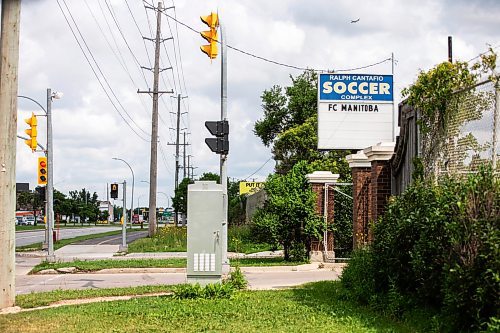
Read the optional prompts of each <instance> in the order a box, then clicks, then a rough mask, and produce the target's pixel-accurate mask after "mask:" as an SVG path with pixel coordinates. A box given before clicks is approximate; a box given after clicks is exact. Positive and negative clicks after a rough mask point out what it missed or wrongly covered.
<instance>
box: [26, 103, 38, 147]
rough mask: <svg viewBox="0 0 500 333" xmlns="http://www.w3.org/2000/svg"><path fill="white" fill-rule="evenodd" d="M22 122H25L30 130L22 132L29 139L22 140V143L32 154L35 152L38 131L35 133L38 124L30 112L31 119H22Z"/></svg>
mask: <svg viewBox="0 0 500 333" xmlns="http://www.w3.org/2000/svg"><path fill="white" fill-rule="evenodd" d="M24 121H25V122H26V124H28V125H30V128H28V129H26V130H24V133H26V134H28V135H29V139H28V140H24V142H25V143H26V144H27V145H28V147H30V148H31V150H32V151H33V152H34V151H35V150H36V146H37V141H36V136H37V135H38V131H37V125H38V122H37V119H36V116H35V114H34V113H33V112H32V113H31V117H29V118H27V119H24Z"/></svg>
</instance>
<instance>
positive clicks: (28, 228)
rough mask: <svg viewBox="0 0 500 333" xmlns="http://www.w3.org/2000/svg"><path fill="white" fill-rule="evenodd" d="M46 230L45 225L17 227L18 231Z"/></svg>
mask: <svg viewBox="0 0 500 333" xmlns="http://www.w3.org/2000/svg"><path fill="white" fill-rule="evenodd" d="M40 229H45V225H44V224H37V225H16V231H30V230H40Z"/></svg>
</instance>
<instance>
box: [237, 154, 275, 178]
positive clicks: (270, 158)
mask: <svg viewBox="0 0 500 333" xmlns="http://www.w3.org/2000/svg"><path fill="white" fill-rule="evenodd" d="M272 159H273V158H272V157H269V159H268V160H267V161H266V162H264V164H262V165H261V166H260V167H259V168H258V169H257V170H255V171H254V172H253V173H252V174H251V175H250V176H248V177H245V179H244V180H247V179H248V178H250V177H252V176H253V175H255V174H256V173H257V172H259V171H260V170H261V169H262V168H263V167H264V166H265V165H266V164H267V163H269V161H270V160H272Z"/></svg>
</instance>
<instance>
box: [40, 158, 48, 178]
mask: <svg viewBox="0 0 500 333" xmlns="http://www.w3.org/2000/svg"><path fill="white" fill-rule="evenodd" d="M47 178H48V176H47V157H45V156H43V157H39V158H38V185H47Z"/></svg>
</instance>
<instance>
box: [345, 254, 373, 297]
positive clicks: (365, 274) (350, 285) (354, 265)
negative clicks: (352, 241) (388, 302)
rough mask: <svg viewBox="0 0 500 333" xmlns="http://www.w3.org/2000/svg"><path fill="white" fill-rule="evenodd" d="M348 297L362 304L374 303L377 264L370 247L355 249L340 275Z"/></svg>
mask: <svg viewBox="0 0 500 333" xmlns="http://www.w3.org/2000/svg"><path fill="white" fill-rule="evenodd" d="M340 280H341V282H342V285H343V286H344V287H345V288H346V290H347V291H348V297H349V298H350V299H352V300H354V301H357V302H359V303H362V304H369V303H373V298H374V296H375V295H376V292H375V266H374V260H373V253H372V251H371V249H370V248H365V249H360V250H357V251H354V253H353V256H352V258H351V260H350V261H349V265H347V267H346V268H345V269H344V271H343V272H342V276H341V277H340Z"/></svg>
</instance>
